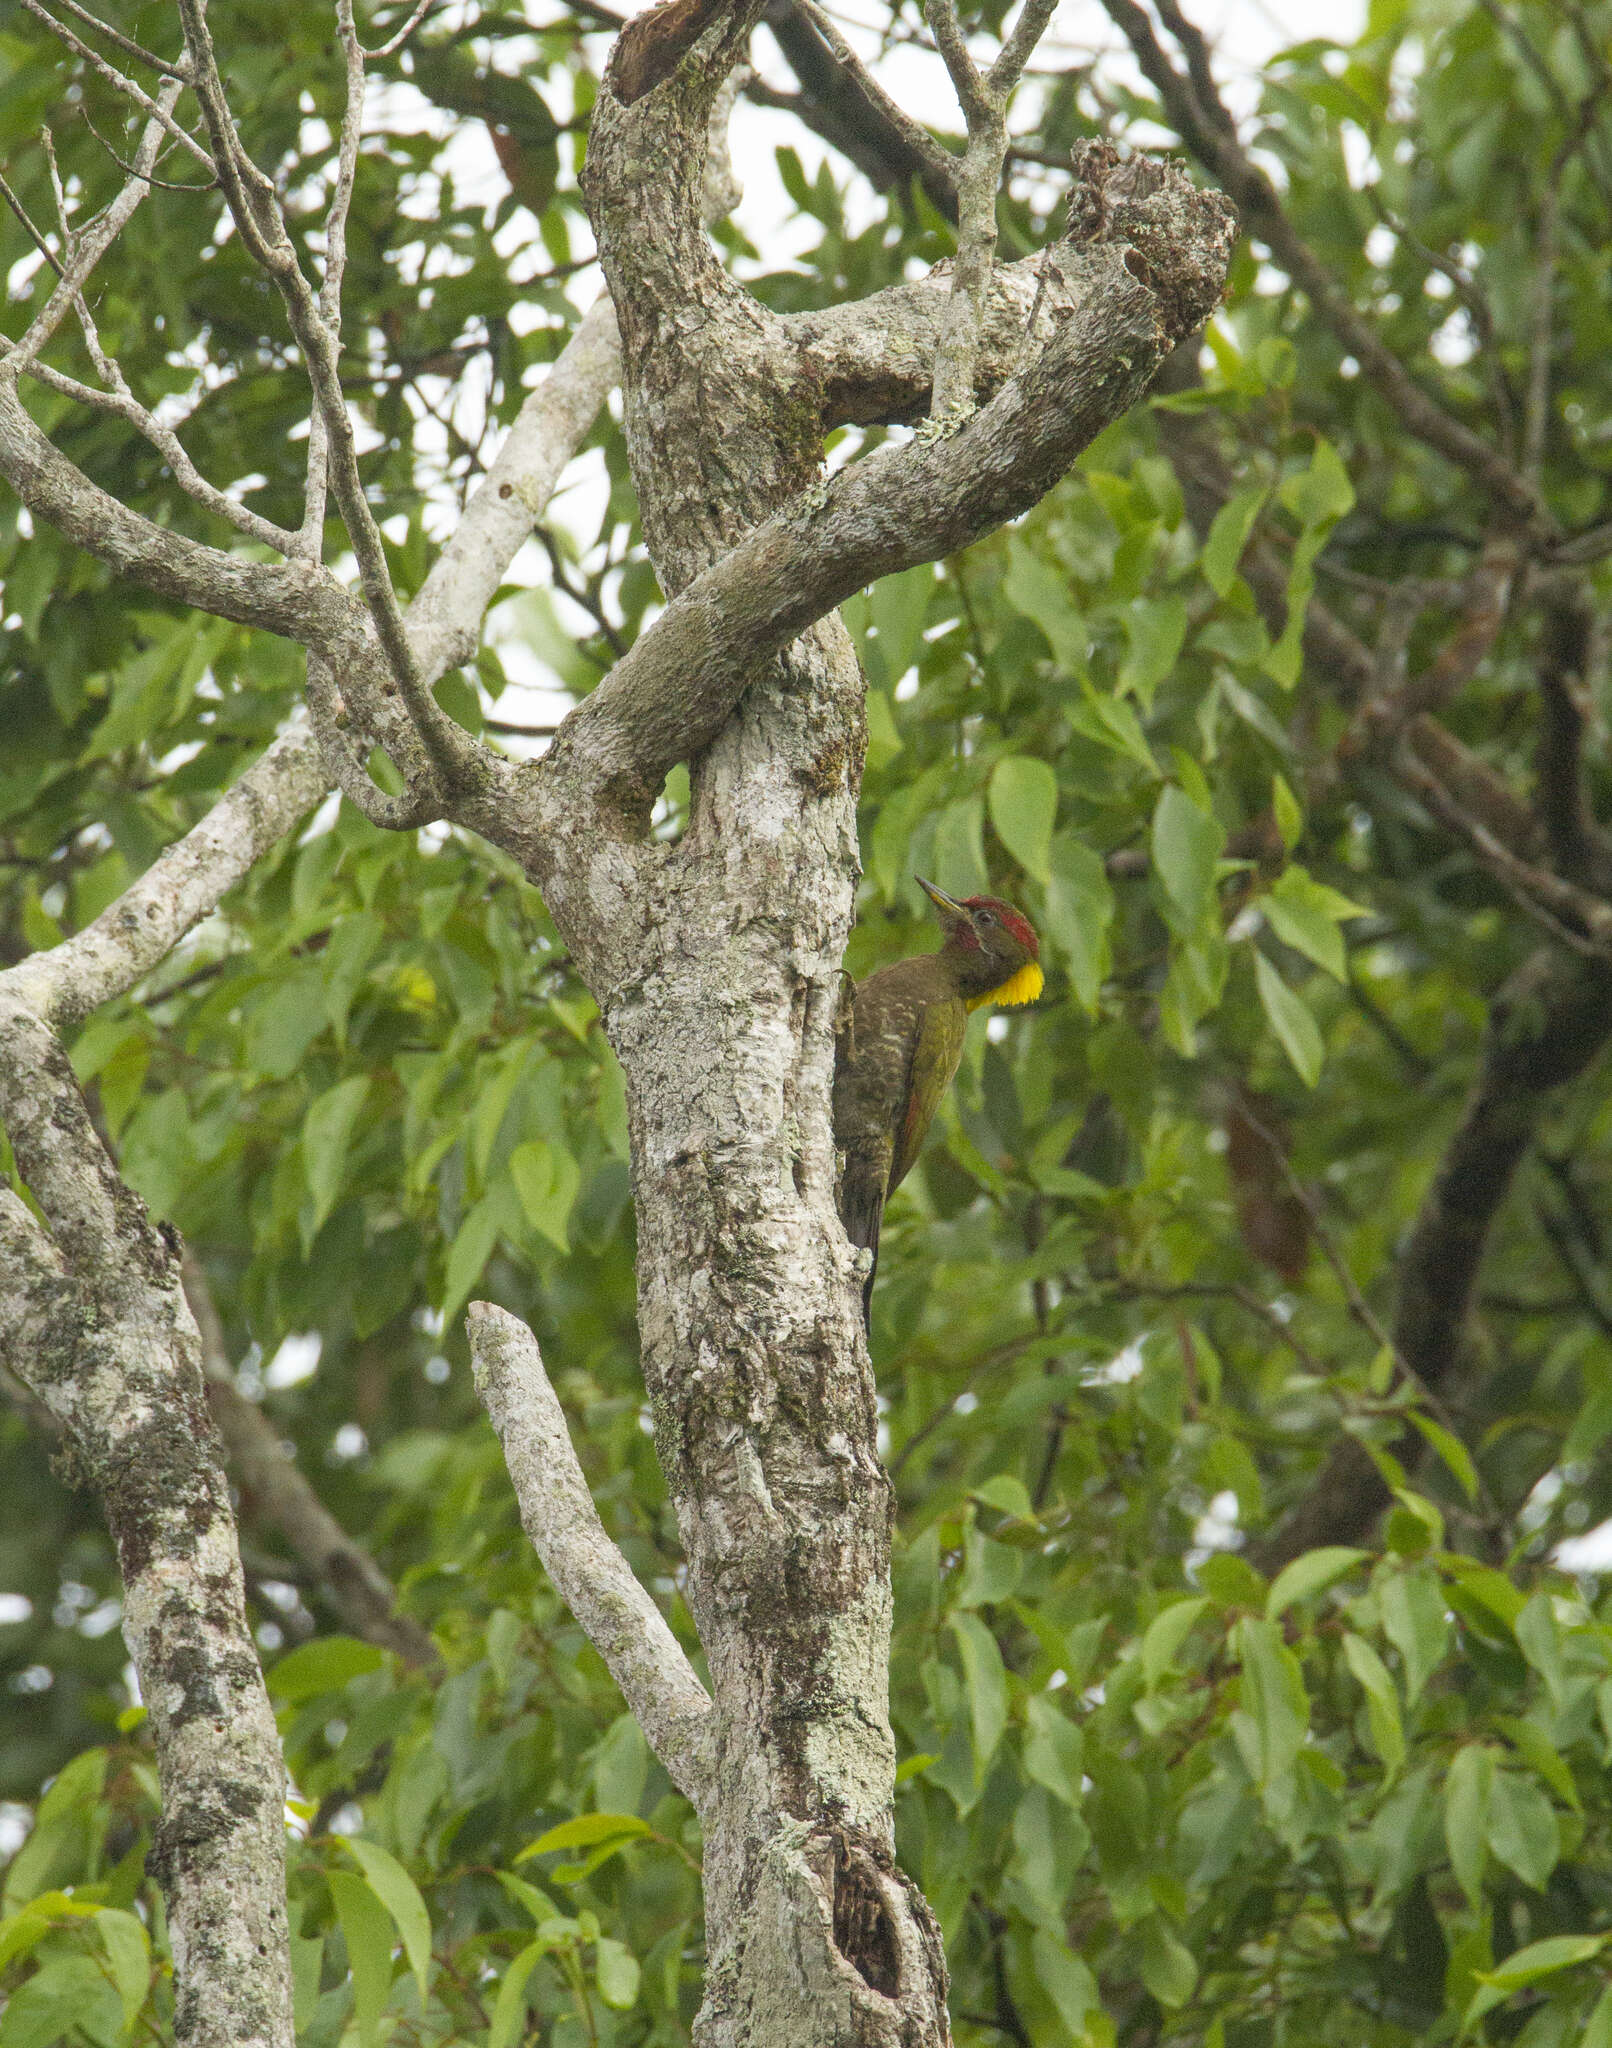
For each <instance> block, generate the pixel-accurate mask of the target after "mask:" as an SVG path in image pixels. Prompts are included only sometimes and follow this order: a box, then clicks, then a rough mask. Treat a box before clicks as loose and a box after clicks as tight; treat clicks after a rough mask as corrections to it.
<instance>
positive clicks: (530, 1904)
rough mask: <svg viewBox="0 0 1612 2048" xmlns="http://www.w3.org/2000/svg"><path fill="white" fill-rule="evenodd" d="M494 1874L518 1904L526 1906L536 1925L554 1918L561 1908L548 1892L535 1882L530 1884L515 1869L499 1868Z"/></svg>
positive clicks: (538, 1925)
mask: <svg viewBox="0 0 1612 2048" xmlns="http://www.w3.org/2000/svg"><path fill="white" fill-rule="evenodd" d="M493 1875H494V1876H495V1877H496V1878H497V1879H498V1882H499V1883H500V1884H501V1885H502V1886H503V1887H504V1890H505V1891H506V1892H508V1893H509V1895H510V1897H511V1898H512V1899H513V1900H514V1901H515V1903H516V1905H518V1906H524V1907H525V1909H526V1911H527V1913H528V1914H529V1915H530V1917H531V1921H532V1924H533V1926H534V1927H540V1926H541V1925H542V1924H543V1922H544V1921H545V1920H552V1919H553V1918H554V1916H555V1914H556V1913H557V1912H558V1911H559V1910H560V1909H559V1907H558V1906H556V1905H555V1903H554V1901H553V1900H552V1899H551V1898H550V1897H549V1895H548V1893H547V1892H545V1891H542V1890H540V1889H539V1887H538V1886H537V1885H535V1884H528V1883H527V1882H526V1880H525V1878H524V1877H516V1875H515V1874H514V1872H513V1871H509V1870H498V1871H494V1873H493Z"/></svg>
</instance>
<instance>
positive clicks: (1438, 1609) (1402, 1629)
mask: <svg viewBox="0 0 1612 2048" xmlns="http://www.w3.org/2000/svg"><path fill="white" fill-rule="evenodd" d="M1377 1600H1378V1605H1379V1607H1380V1608H1381V1610H1382V1618H1383V1632H1384V1634H1386V1636H1387V1637H1388V1640H1389V1641H1390V1642H1391V1643H1392V1644H1393V1646H1394V1648H1395V1649H1396V1650H1397V1651H1398V1652H1399V1655H1400V1661H1401V1663H1402V1664H1403V1666H1404V1672H1405V1699H1406V1702H1407V1704H1409V1705H1412V1706H1414V1705H1415V1703H1416V1701H1417V1699H1418V1698H1419V1697H1420V1695H1421V1690H1422V1687H1423V1686H1424V1685H1426V1683H1427V1681H1428V1679H1429V1678H1430V1677H1431V1676H1432V1674H1433V1673H1434V1672H1435V1671H1436V1670H1437V1669H1438V1667H1439V1665H1440V1664H1441V1663H1442V1662H1443V1661H1444V1652H1445V1650H1446V1649H1447V1648H1448V1647H1449V1641H1450V1623H1449V1616H1448V1615H1447V1613H1446V1612H1445V1606H1444V1589H1443V1587H1442V1586H1440V1585H1439V1583H1438V1581H1437V1580H1436V1579H1434V1578H1432V1577H1431V1576H1430V1575H1429V1574H1428V1573H1427V1572H1425V1571H1400V1572H1389V1573H1387V1574H1386V1575H1385V1576H1384V1577H1383V1579H1382V1581H1381V1583H1380V1585H1379V1586H1378V1590H1377Z"/></svg>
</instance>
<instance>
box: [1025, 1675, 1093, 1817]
mask: <svg viewBox="0 0 1612 2048" xmlns="http://www.w3.org/2000/svg"><path fill="white" fill-rule="evenodd" d="M1024 1722H1025V1734H1024V1769H1025V1774H1026V1776H1028V1777H1029V1778H1030V1779H1032V1780H1033V1782H1034V1783H1035V1784H1037V1785H1041V1786H1043V1787H1045V1789H1046V1790H1047V1791H1048V1792H1050V1793H1051V1794H1052V1796H1053V1798H1054V1799H1057V1800H1061V1801H1062V1803H1063V1804H1064V1805H1065V1806H1067V1807H1069V1808H1070V1809H1071V1810H1072V1811H1074V1812H1076V1813H1078V1812H1079V1811H1080V1803H1081V1798H1082V1792H1081V1782H1080V1780H1081V1769H1082V1765H1083V1762H1084V1757H1085V1738H1084V1736H1083V1735H1082V1734H1081V1732H1080V1729H1079V1728H1078V1727H1077V1726H1076V1724H1075V1723H1074V1722H1073V1721H1071V1720H1070V1718H1069V1716H1068V1715H1067V1714H1066V1713H1065V1712H1064V1711H1063V1709H1062V1708H1061V1707H1060V1706H1058V1705H1057V1703H1056V1702H1055V1701H1054V1700H1052V1699H1051V1698H1049V1696H1048V1695H1047V1694H1046V1693H1032V1694H1031V1695H1030V1697H1029V1699H1028V1700H1026V1701H1025V1704H1024Z"/></svg>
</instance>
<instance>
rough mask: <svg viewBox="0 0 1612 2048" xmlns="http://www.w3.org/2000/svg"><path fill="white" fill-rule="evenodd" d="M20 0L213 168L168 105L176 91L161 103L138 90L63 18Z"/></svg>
mask: <svg viewBox="0 0 1612 2048" xmlns="http://www.w3.org/2000/svg"><path fill="white" fill-rule="evenodd" d="M22 4H23V6H24V7H25V8H26V9H27V10H28V12H29V13H30V14H31V15H33V17H34V19H35V20H36V21H40V22H43V23H44V25H45V27H46V28H48V29H49V30H50V32H51V34H52V35H53V36H55V37H57V38H58V40H59V41H61V42H63V43H65V44H66V45H67V47H68V49H70V50H71V51H72V52H73V55H74V56H75V57H82V58H83V60H84V62H85V63H86V64H88V65H89V67H90V69H91V70H92V71H95V72H98V73H99V74H100V76H101V77H102V78H104V79H105V80H106V82H107V84H108V85H109V86H111V87H112V89H113V91H114V92H120V93H122V94H123V96H124V97H125V99H131V100H133V101H134V103H135V105H136V106H137V107H138V108H139V109H140V111H141V113H143V114H144V115H145V117H146V119H147V120H148V121H155V122H157V124H158V125H159V126H160V127H162V128H164V129H166V130H167V132H168V134H169V135H171V136H172V137H173V139H174V141H175V142H177V143H179V144H180V145H181V147H182V148H185V149H188V150H189V151H190V153H191V155H192V156H193V157H195V158H196V159H197V161H198V162H199V163H202V164H205V165H206V167H207V169H208V170H209V171H212V170H214V169H215V166H214V163H213V160H212V158H211V157H210V156H209V155H208V154H207V152H206V150H205V149H203V148H202V146H201V144H200V143H199V142H198V141H197V140H196V138H195V136H193V135H191V134H190V133H189V132H188V131H187V130H186V129H184V128H182V127H181V126H180V124H179V123H178V122H177V121H176V120H175V119H174V118H173V114H172V113H171V111H170V109H171V108H172V106H173V104H174V99H177V97H178V94H177V93H175V94H174V96H173V98H171V99H168V100H167V103H166V105H164V104H163V103H162V99H161V97H160V96H159V98H158V99H153V98H152V97H151V95H150V94H149V93H147V92H142V91H141V89H140V87H139V86H137V85H136V84H135V82H134V80H133V79H132V78H126V77H125V76H124V74H123V73H122V72H121V71H119V70H118V68H117V66H116V65H115V64H109V63H108V62H107V61H106V59H105V58H104V57H103V56H101V54H100V53H99V52H98V51H96V50H92V49H91V48H90V46H89V44H88V43H86V42H84V41H83V40H82V39H81V38H80V37H78V36H75V35H74V33H73V31H72V30H71V29H70V28H69V27H68V26H67V25H66V23H65V22H60V21H58V20H57V19H56V17H55V15H53V14H52V13H51V12H50V11H49V9H48V8H46V7H44V6H43V5H42V4H41V0H22ZM170 76H172V77H173V78H174V80H175V81H176V82H182V81H183V78H184V73H183V72H179V71H170Z"/></svg>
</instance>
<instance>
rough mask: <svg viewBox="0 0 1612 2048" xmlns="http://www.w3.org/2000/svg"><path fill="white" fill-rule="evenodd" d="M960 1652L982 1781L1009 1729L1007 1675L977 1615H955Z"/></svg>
mask: <svg viewBox="0 0 1612 2048" xmlns="http://www.w3.org/2000/svg"><path fill="white" fill-rule="evenodd" d="M950 1627H951V1632H952V1634H953V1636H954V1637H955V1638H956V1640H957V1648H958V1652H959V1654H960V1655H961V1657H962V1660H963V1680H964V1684H965V1686H966V1688H967V1692H968V1710H969V1717H970V1720H971V1722H972V1724H973V1730H974V1774H975V1779H976V1782H978V1781H980V1780H982V1779H983V1778H984V1776H985V1771H986V1768H987V1766H988V1765H989V1763H990V1761H991V1758H992V1757H993V1756H995V1754H996V1746H997V1744H998V1743H999V1742H1000V1741H1001V1740H1002V1731H1003V1729H1004V1728H1006V1726H1007V1710H1008V1695H1007V1672H1006V1671H1005V1669H1004V1668H1003V1664H1002V1652H1001V1651H1000V1650H999V1649H998V1648H997V1646H996V1638H995V1636H993V1635H992V1634H991V1631H990V1630H989V1629H988V1628H987V1627H986V1626H985V1624H984V1622H983V1621H981V1620H980V1618H979V1616H978V1615H977V1614H954V1615H952V1616H951V1619H950Z"/></svg>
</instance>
